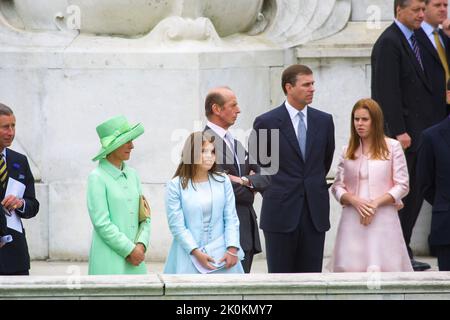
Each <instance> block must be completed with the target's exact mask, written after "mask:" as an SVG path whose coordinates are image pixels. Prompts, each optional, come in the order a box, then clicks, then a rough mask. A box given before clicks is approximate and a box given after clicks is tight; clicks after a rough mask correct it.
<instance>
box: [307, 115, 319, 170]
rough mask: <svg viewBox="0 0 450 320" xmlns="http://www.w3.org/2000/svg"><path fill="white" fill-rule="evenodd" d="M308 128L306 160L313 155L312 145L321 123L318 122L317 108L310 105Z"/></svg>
mask: <svg viewBox="0 0 450 320" xmlns="http://www.w3.org/2000/svg"><path fill="white" fill-rule="evenodd" d="M307 121H308V129H307V131H306V152H305V153H306V156H305V162H306V160H307V159H308V158H309V156H310V155H311V151H312V146H313V145H314V144H313V142H314V138H315V137H316V133H317V128H318V127H319V125H318V124H317V121H318V120H317V113H316V110H315V109H313V108H311V107H308V120H307Z"/></svg>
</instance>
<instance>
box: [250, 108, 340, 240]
mask: <svg viewBox="0 0 450 320" xmlns="http://www.w3.org/2000/svg"><path fill="white" fill-rule="evenodd" d="M307 122H308V123H307V136H306V152H305V153H306V159H305V160H303V157H302V155H301V151H300V147H299V144H298V140H297V136H296V134H295V130H294V127H293V125H292V121H291V118H290V116H289V113H288V111H287V109H286V106H285V104H284V103H283V104H282V105H281V106H279V107H278V108H275V109H273V110H271V111H269V112H267V113H264V114H262V115H260V116H259V117H257V118H256V119H255V122H254V124H253V127H254V129H255V130H256V132H257V134H258V137H259V139H261V135H260V133H261V132H262V131H263V129H267V130H268V132H269V133H270V132H271V131H273V130H279V140H278V141H272V140H270V139H269V140H268V142H267V150H273V149H272V147H273V146H274V144H275V143H278V144H279V157H278V158H279V159H278V161H279V169H278V172H277V173H276V174H274V175H272V176H271V184H270V186H269V187H268V188H267V189H266V191H265V192H264V196H263V203H262V209H261V222H260V226H261V228H262V229H263V230H264V231H269V232H292V231H294V230H295V229H296V228H297V226H298V224H299V223H300V216H301V214H302V210H303V205H304V201H305V199H307V203H308V208H309V210H310V213H311V218H312V222H313V224H314V227H315V228H316V230H317V231H319V232H324V231H327V230H328V229H329V228H330V220H329V213H330V200H329V194H328V187H327V182H326V175H327V173H328V171H329V169H330V166H331V163H332V160H333V153H334V147H335V146H334V123H333V118H332V116H331V115H330V114H327V113H325V112H322V111H319V110H317V109H314V108H311V107H308V118H307ZM269 136H270V134H269ZM260 143H261V140H259V142H258V146H259V147H261V145H260ZM259 156H261V155H260V154H259ZM271 156H272V161H276V160H274V159H273V158H274V157H276V156H277V155H275V154H272V155H271ZM260 166H263V167H265V166H267V165H266V164H265V163H264V162H261V163H260Z"/></svg>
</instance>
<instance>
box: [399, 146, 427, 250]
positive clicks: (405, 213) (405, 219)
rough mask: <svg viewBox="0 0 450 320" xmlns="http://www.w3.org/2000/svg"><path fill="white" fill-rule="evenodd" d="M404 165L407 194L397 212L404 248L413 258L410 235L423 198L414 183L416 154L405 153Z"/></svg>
mask: <svg viewBox="0 0 450 320" xmlns="http://www.w3.org/2000/svg"><path fill="white" fill-rule="evenodd" d="M405 156H406V163H407V165H408V173H409V193H408V195H407V196H406V197H405V198H403V203H404V205H405V206H404V207H403V209H402V210H400V211H399V212H398V215H399V218H400V224H401V226H402V231H403V238H404V239H405V243H406V248H407V249H408V254H409V257H410V258H411V259H412V258H413V253H412V250H411V247H410V246H409V243H410V242H411V235H412V232H413V228H414V225H415V224H416V221H417V217H418V216H419V212H420V209H421V208H422V203H423V197H422V195H421V194H420V192H419V189H418V188H417V183H416V163H417V153H416V152H406V154H405Z"/></svg>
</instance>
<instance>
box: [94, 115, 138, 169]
mask: <svg viewBox="0 0 450 320" xmlns="http://www.w3.org/2000/svg"><path fill="white" fill-rule="evenodd" d="M96 130H97V134H98V137H99V138H100V144H101V145H102V148H101V149H100V151H99V152H98V153H97V155H96V156H95V157H94V158H92V161H97V160H99V159H102V158H105V157H106V156H107V155H108V154H110V153H111V152H113V151H114V150H116V149H117V148H119V147H120V146H121V145H123V144H125V143H127V142H129V141H131V140H134V139H136V138H137V137H139V136H140V135H141V134H143V133H144V127H143V126H142V124H140V123H138V124H135V125H134V126H131V125H130V124H129V123H128V120H127V119H126V118H125V117H124V116H116V117H113V118H111V119H108V120H106V121H105V122H103V123H102V124H100V125H98V126H97V128H96Z"/></svg>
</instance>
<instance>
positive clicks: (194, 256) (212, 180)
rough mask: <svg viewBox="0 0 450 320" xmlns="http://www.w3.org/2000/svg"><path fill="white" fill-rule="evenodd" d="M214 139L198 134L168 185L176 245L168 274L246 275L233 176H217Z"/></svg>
mask: <svg viewBox="0 0 450 320" xmlns="http://www.w3.org/2000/svg"><path fill="white" fill-rule="evenodd" d="M213 140H214V138H213V137H210V136H208V135H206V134H204V133H203V132H194V133H192V134H191V135H190V136H189V137H188V139H187V140H186V143H185V145H184V148H183V153H182V159H181V162H180V164H179V166H178V168H177V170H176V172H175V175H174V178H173V179H172V180H171V181H170V182H169V183H168V185H167V194H166V212H167V219H168V223H169V228H170V231H171V233H172V235H173V243H172V246H171V248H170V252H169V255H168V258H167V261H166V265H165V268H164V273H170V274H173V273H210V272H214V273H244V271H243V269H242V265H241V262H240V260H239V257H240V256H242V253H243V252H242V249H241V248H240V244H239V220H238V217H237V213H236V208H235V200H234V193H233V188H232V186H231V182H230V180H229V178H228V177H227V175H225V174H220V173H218V172H217V171H216V162H215V160H216V156H215V150H214V144H213ZM212 244H216V245H214V246H212ZM217 244H218V245H217ZM205 247H206V248H207V249H208V250H209V249H210V247H215V248H211V249H212V251H208V250H206V249H205ZM213 254H214V256H213ZM217 254H219V255H217Z"/></svg>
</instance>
